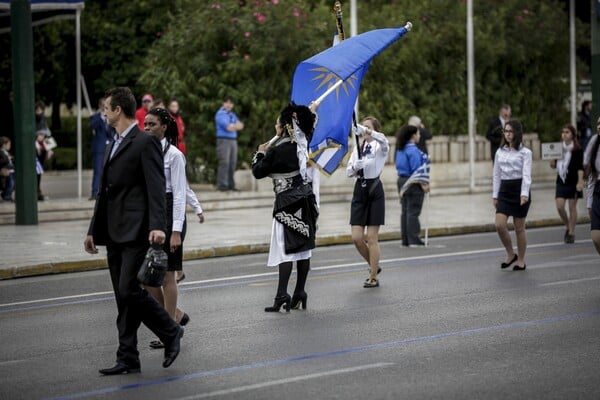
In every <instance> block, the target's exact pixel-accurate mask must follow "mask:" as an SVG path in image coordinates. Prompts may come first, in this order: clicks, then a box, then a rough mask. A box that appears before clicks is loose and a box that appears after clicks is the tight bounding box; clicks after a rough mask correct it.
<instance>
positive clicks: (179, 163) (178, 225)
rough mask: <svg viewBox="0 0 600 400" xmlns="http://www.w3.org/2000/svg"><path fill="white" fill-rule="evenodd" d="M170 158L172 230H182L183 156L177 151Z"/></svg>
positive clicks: (184, 195) (184, 189)
mask: <svg viewBox="0 0 600 400" xmlns="http://www.w3.org/2000/svg"><path fill="white" fill-rule="evenodd" d="M175 154H176V155H175V156H173V157H172V158H171V189H172V191H173V232H181V231H182V230H183V221H184V220H185V199H186V187H187V179H186V177H185V158H184V157H183V154H182V153H180V152H178V153H175Z"/></svg>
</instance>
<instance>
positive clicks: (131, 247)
mask: <svg viewBox="0 0 600 400" xmlns="http://www.w3.org/2000/svg"><path fill="white" fill-rule="evenodd" d="M135 106H136V104H135V97H134V96H133V93H132V92H131V90H129V88H127V87H117V88H114V89H110V90H108V91H107V92H106V107H105V108H104V114H105V115H106V118H107V120H108V123H109V124H110V126H112V127H113V128H114V129H115V131H116V139H115V142H114V143H113V145H112V147H111V149H110V153H109V154H108V157H107V160H106V163H105V164H104V169H103V174H102V180H101V182H100V191H99V192H98V199H97V200H96V205H95V207H94V214H93V216H92V220H91V222H90V227H89V229H88V234H87V236H86V238H85V241H84V249H85V251H86V252H88V253H90V254H97V253H98V249H97V248H96V246H97V245H101V246H106V251H107V260H108V268H109V271H110V277H111V281H112V285H113V290H114V293H115V299H116V302H117V309H118V316H117V329H118V332H119V347H118V350H117V360H116V364H115V365H114V366H113V367H110V368H105V369H101V370H100V371H99V372H100V373H101V374H102V375H120V374H128V373H136V372H140V359H139V352H138V349H137V331H138V328H139V326H140V324H141V323H144V325H146V326H147V327H148V328H149V329H150V330H151V331H152V332H153V333H154V334H155V335H156V336H158V337H159V338H160V340H161V341H162V342H163V343H164V344H165V352H164V360H163V364H162V365H163V367H164V368H167V367H169V366H170V365H171V364H172V363H173V361H175V359H176V358H177V356H178V355H179V351H180V340H181V336H183V328H182V327H180V326H179V324H177V323H176V322H175V321H174V320H173V319H172V318H171V317H170V316H169V313H167V311H166V310H165V309H164V308H163V307H162V306H161V305H160V304H159V303H158V302H157V301H156V299H154V298H153V297H152V296H150V295H149V294H148V292H147V291H146V290H144V289H143V288H142V287H141V286H140V284H139V282H138V280H137V273H138V271H139V269H140V266H141V265H142V263H143V261H144V257H145V256H146V252H147V251H148V248H149V245H150V244H157V245H162V244H163V243H164V241H165V224H166V220H167V218H166V204H165V192H164V190H161V188H165V187H166V186H165V174H164V170H163V154H162V150H161V147H160V142H159V140H158V139H157V138H156V137H154V136H152V135H149V134H147V133H146V132H143V131H140V130H139V128H138V126H137V121H136V120H135Z"/></svg>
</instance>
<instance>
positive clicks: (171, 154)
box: [144, 108, 204, 349]
mask: <svg viewBox="0 0 600 400" xmlns="http://www.w3.org/2000/svg"><path fill="white" fill-rule="evenodd" d="M144 129H145V130H146V132H148V133H149V134H151V135H154V136H156V137H157V138H158V139H159V140H160V144H161V147H162V150H163V157H164V158H163V160H164V170H165V182H166V187H165V188H162V190H164V191H166V198H167V232H166V238H165V244H164V248H163V250H164V251H165V252H166V253H167V255H168V257H169V261H168V268H167V273H166V274H165V279H164V283H163V286H162V288H155V287H146V289H147V290H148V292H149V293H150V294H151V295H152V296H153V297H154V298H155V299H156V300H158V302H160V303H161V304H163V306H164V308H165V310H167V312H168V313H169V315H170V316H171V318H173V320H174V321H176V322H178V323H179V324H180V325H182V326H183V325H186V324H187V323H188V322H189V321H190V317H189V316H188V315H187V314H186V313H184V312H183V311H181V310H180V309H179V308H177V297H178V291H177V281H176V278H175V273H176V271H181V270H182V267H183V241H184V239H185V231H186V217H185V211H186V210H185V207H186V203H189V204H190V205H192V206H193V207H194V211H195V212H196V214H197V215H198V218H199V220H200V222H201V223H202V222H204V216H203V214H202V208H201V207H200V202H199V201H198V198H197V197H196V194H195V193H194V192H193V191H192V190H191V189H190V187H189V185H188V183H187V178H186V175H185V156H184V155H183V153H182V152H181V151H180V150H179V149H178V148H177V136H178V131H177V124H176V123H175V120H174V119H173V118H172V117H171V116H170V115H169V112H168V111H167V110H165V109H164V108H153V109H151V110H150V111H148V114H147V115H146V117H145V119H144ZM157 190H158V188H157ZM150 347H152V348H155V349H158V348H162V347H164V345H163V343H161V341H160V340H153V341H152V342H150Z"/></svg>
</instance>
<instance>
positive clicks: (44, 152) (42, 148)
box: [35, 129, 53, 201]
mask: <svg viewBox="0 0 600 400" xmlns="http://www.w3.org/2000/svg"><path fill="white" fill-rule="evenodd" d="M49 132H50V131H49V130H45V129H43V130H39V131H37V132H36V134H35V154H36V159H35V172H36V174H37V190H38V200H39V201H44V200H45V199H46V196H44V194H43V193H42V175H43V174H44V163H45V162H46V160H49V159H50V158H52V155H53V152H52V149H51V148H49V146H48V145H47V141H46V139H47V138H48V137H49V136H47V134H48V133H49ZM50 147H53V146H50Z"/></svg>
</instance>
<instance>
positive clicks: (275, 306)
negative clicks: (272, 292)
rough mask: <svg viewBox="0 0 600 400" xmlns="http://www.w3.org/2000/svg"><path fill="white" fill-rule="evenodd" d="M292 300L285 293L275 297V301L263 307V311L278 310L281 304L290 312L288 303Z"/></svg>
mask: <svg viewBox="0 0 600 400" xmlns="http://www.w3.org/2000/svg"><path fill="white" fill-rule="evenodd" d="M291 302H292V298H291V297H290V295H289V294H287V293H286V294H285V295H283V296H277V297H275V302H274V303H273V306H272V307H265V312H279V309H280V308H281V306H283V308H284V309H285V311H286V312H290V303H291Z"/></svg>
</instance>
